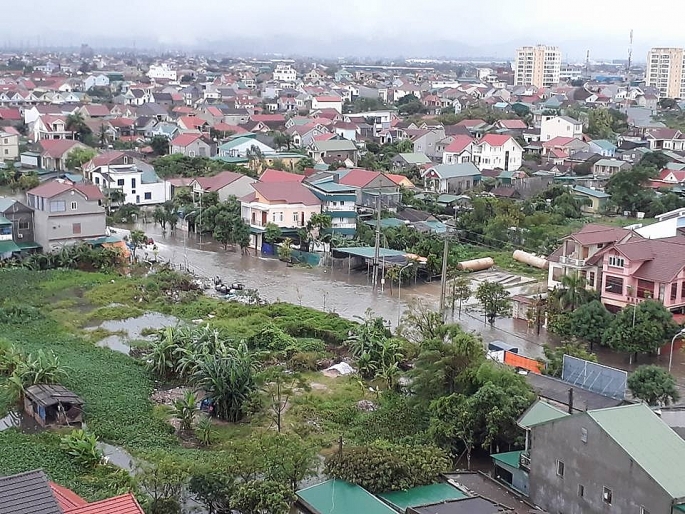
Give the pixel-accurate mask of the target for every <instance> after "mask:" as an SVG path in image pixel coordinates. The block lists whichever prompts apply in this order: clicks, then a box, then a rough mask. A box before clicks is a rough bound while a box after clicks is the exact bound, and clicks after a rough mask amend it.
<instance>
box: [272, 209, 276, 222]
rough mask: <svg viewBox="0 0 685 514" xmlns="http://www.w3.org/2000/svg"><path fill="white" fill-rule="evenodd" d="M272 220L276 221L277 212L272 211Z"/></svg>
mask: <svg viewBox="0 0 685 514" xmlns="http://www.w3.org/2000/svg"><path fill="white" fill-rule="evenodd" d="M271 221H273V222H274V223H276V213H275V212H272V213H271Z"/></svg>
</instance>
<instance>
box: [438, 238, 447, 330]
mask: <svg viewBox="0 0 685 514" xmlns="http://www.w3.org/2000/svg"><path fill="white" fill-rule="evenodd" d="M448 254H449V241H448V239H447V234H445V247H444V248H443V251H442V277H441V278H440V280H441V283H440V319H441V320H442V321H445V297H446V292H447V255H448Z"/></svg>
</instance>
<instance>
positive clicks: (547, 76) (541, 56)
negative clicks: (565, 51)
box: [514, 45, 561, 87]
mask: <svg viewBox="0 0 685 514" xmlns="http://www.w3.org/2000/svg"><path fill="white" fill-rule="evenodd" d="M560 72H561V50H559V48H558V47H556V46H544V45H537V46H524V47H521V48H519V49H517V50H516V62H515V64H514V85H516V86H528V85H533V86H536V87H547V86H556V85H557V84H558V83H559V73H560Z"/></svg>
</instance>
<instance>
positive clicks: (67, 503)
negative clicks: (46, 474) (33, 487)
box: [50, 482, 88, 511]
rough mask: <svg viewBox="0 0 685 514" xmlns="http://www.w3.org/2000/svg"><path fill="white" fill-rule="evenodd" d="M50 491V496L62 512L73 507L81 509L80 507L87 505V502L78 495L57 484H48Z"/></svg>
mask: <svg viewBox="0 0 685 514" xmlns="http://www.w3.org/2000/svg"><path fill="white" fill-rule="evenodd" d="M50 489H52V495H53V496H54V497H55V499H56V500H57V503H58V504H59V506H60V508H61V509H62V510H63V511H66V510H68V509H71V508H74V507H81V506H82V505H88V502H87V501H86V500H84V499H83V498H81V497H80V496H79V495H78V494H76V493H75V492H73V491H70V490H69V489H67V488H66V487H62V486H61V485H59V484H56V483H54V482H50Z"/></svg>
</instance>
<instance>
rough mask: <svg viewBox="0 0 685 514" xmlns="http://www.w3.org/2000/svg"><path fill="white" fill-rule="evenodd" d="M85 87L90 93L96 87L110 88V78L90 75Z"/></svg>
mask: <svg viewBox="0 0 685 514" xmlns="http://www.w3.org/2000/svg"><path fill="white" fill-rule="evenodd" d="M83 87H84V88H85V90H86V91H90V90H91V89H93V88H94V87H109V77H108V76H107V75H103V74H102V73H101V74H100V75H90V76H89V77H88V78H87V79H86V80H84V81H83Z"/></svg>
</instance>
